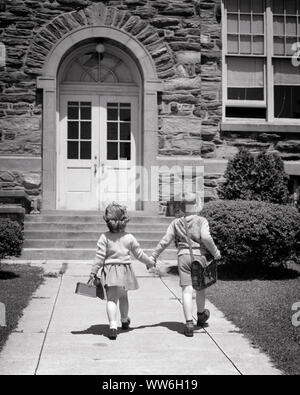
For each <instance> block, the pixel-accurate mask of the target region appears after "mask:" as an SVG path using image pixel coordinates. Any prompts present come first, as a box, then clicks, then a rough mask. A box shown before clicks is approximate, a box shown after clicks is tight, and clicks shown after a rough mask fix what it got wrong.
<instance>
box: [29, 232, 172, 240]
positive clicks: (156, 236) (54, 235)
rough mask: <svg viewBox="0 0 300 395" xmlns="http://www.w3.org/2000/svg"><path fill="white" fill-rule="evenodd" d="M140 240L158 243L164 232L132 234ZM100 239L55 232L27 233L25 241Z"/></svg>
mask: <svg viewBox="0 0 300 395" xmlns="http://www.w3.org/2000/svg"><path fill="white" fill-rule="evenodd" d="M132 233H133V234H134V236H135V237H136V238H137V239H138V240H153V241H156V242H158V241H159V240H160V239H161V238H162V237H163V235H164V232H160V231H158V232H142V231H140V232H132ZM99 237H100V233H99V232H89V231H86V232H82V231H81V230H78V231H76V232H67V231H65V232H55V231H48V230H45V231H25V240H32V239H35V240H36V239H39V240H47V239H48V240H57V239H61V240H62V239H65V240H74V241H76V240H93V241H94V242H96V241H97V240H98V239H99Z"/></svg>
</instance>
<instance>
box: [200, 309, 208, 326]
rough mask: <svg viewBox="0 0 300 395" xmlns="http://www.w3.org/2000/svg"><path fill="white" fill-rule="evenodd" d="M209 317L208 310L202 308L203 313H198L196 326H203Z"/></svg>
mask: <svg viewBox="0 0 300 395" xmlns="http://www.w3.org/2000/svg"><path fill="white" fill-rule="evenodd" d="M209 318H210V311H209V310H204V311H203V313H198V321H197V326H203V325H204V324H206V323H207V321H208V320H209Z"/></svg>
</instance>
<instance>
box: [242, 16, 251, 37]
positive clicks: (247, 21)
mask: <svg viewBox="0 0 300 395" xmlns="http://www.w3.org/2000/svg"><path fill="white" fill-rule="evenodd" d="M240 32H241V33H248V34H250V33H251V16H250V15H241V22H240Z"/></svg>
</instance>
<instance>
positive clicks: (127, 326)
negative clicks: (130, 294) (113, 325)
mask: <svg viewBox="0 0 300 395" xmlns="http://www.w3.org/2000/svg"><path fill="white" fill-rule="evenodd" d="M130 324H131V320H130V318H128V321H127V322H122V330H123V331H128V330H129V329H130Z"/></svg>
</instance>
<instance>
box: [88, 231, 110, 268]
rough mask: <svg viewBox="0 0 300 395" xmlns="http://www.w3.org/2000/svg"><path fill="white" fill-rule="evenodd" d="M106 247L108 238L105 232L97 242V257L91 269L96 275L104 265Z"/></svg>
mask: <svg viewBox="0 0 300 395" xmlns="http://www.w3.org/2000/svg"><path fill="white" fill-rule="evenodd" d="M106 248H107V239H106V236H105V235H104V234H103V235H101V237H100V239H99V241H98V243H97V251H96V257H95V260H94V265H93V267H92V271H91V274H92V275H94V276H96V275H97V273H98V271H99V270H100V268H101V266H103V264H104V262H105V257H106Z"/></svg>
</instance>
